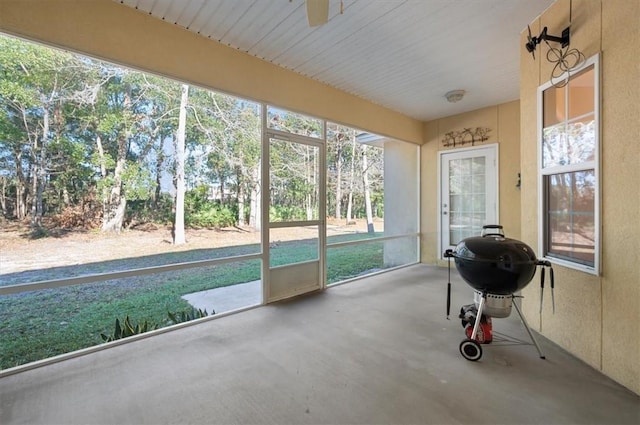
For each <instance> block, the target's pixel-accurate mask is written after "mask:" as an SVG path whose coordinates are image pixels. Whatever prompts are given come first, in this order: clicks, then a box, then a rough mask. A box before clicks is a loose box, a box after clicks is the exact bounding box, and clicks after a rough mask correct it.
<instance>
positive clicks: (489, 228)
mask: <svg viewBox="0 0 640 425" xmlns="http://www.w3.org/2000/svg"><path fill="white" fill-rule="evenodd" d="M481 236H502V237H504V230H502V225H500V224H485V225H484V226H482V233H481Z"/></svg>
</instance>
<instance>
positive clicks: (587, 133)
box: [539, 57, 600, 273]
mask: <svg viewBox="0 0 640 425" xmlns="http://www.w3.org/2000/svg"><path fill="white" fill-rule="evenodd" d="M597 59H598V58H597V57H593V58H591V59H590V60H588V61H587V62H586V63H585V65H584V66H583V67H582V68H581V69H580V70H579V71H578V72H576V71H574V72H572V73H571V75H570V76H567V77H566V78H565V79H564V80H562V81H560V82H557V81H556V84H555V85H552V84H551V83H548V84H546V85H544V86H542V87H541V88H540V90H539V96H540V98H539V100H540V105H541V112H540V115H541V118H542V119H541V127H542V128H541V132H540V134H541V141H540V145H539V146H540V156H541V161H540V164H541V167H540V172H539V175H540V180H541V188H542V196H541V202H540V209H541V214H540V217H541V220H542V223H541V225H542V232H541V236H542V237H541V247H542V250H543V252H542V254H543V256H544V257H546V258H549V259H550V260H555V261H557V262H559V263H561V264H564V265H567V266H569V267H576V268H580V269H583V270H587V271H589V272H592V273H597V272H598V254H599V231H598V229H599V214H598V209H599V203H598V199H599V195H598V193H599V186H600V185H599V178H598V149H599V147H598V145H599V140H598V135H599V131H598V126H599V122H598V109H597V105H598V104H599V102H598V80H599V77H598V60H597Z"/></svg>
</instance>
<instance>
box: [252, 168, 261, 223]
mask: <svg viewBox="0 0 640 425" xmlns="http://www.w3.org/2000/svg"><path fill="white" fill-rule="evenodd" d="M259 181H260V165H258V166H257V167H256V168H255V170H253V173H252V176H251V201H250V211H249V226H250V227H253V228H254V229H256V230H260V203H261V200H260V184H259Z"/></svg>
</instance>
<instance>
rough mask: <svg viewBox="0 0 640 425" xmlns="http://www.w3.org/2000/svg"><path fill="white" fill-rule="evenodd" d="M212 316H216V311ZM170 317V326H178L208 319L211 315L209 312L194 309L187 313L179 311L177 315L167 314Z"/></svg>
mask: <svg viewBox="0 0 640 425" xmlns="http://www.w3.org/2000/svg"><path fill="white" fill-rule="evenodd" d="M211 314H215V311H212V312H211ZM167 315H168V316H169V324H171V325H177V324H178V323H183V322H188V321H190V320H195V319H201V318H203V317H207V316H208V315H209V313H207V310H206V309H205V310H201V309H199V308H198V309H196V308H195V307H192V308H191V310H187V311H179V312H177V313H171V312H167Z"/></svg>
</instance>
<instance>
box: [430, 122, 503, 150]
mask: <svg viewBox="0 0 640 425" xmlns="http://www.w3.org/2000/svg"><path fill="white" fill-rule="evenodd" d="M490 132H491V129H490V128H487V127H476V128H475V129H472V128H465V129H464V130H462V131H450V132H448V133H445V134H444V139H442V144H443V145H444V146H445V147H452V148H455V147H456V146H464V145H467V144H470V145H471V146H474V145H475V144H476V143H481V142H484V141H486V140H488V139H489V136H488V135H489V133H490Z"/></svg>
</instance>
